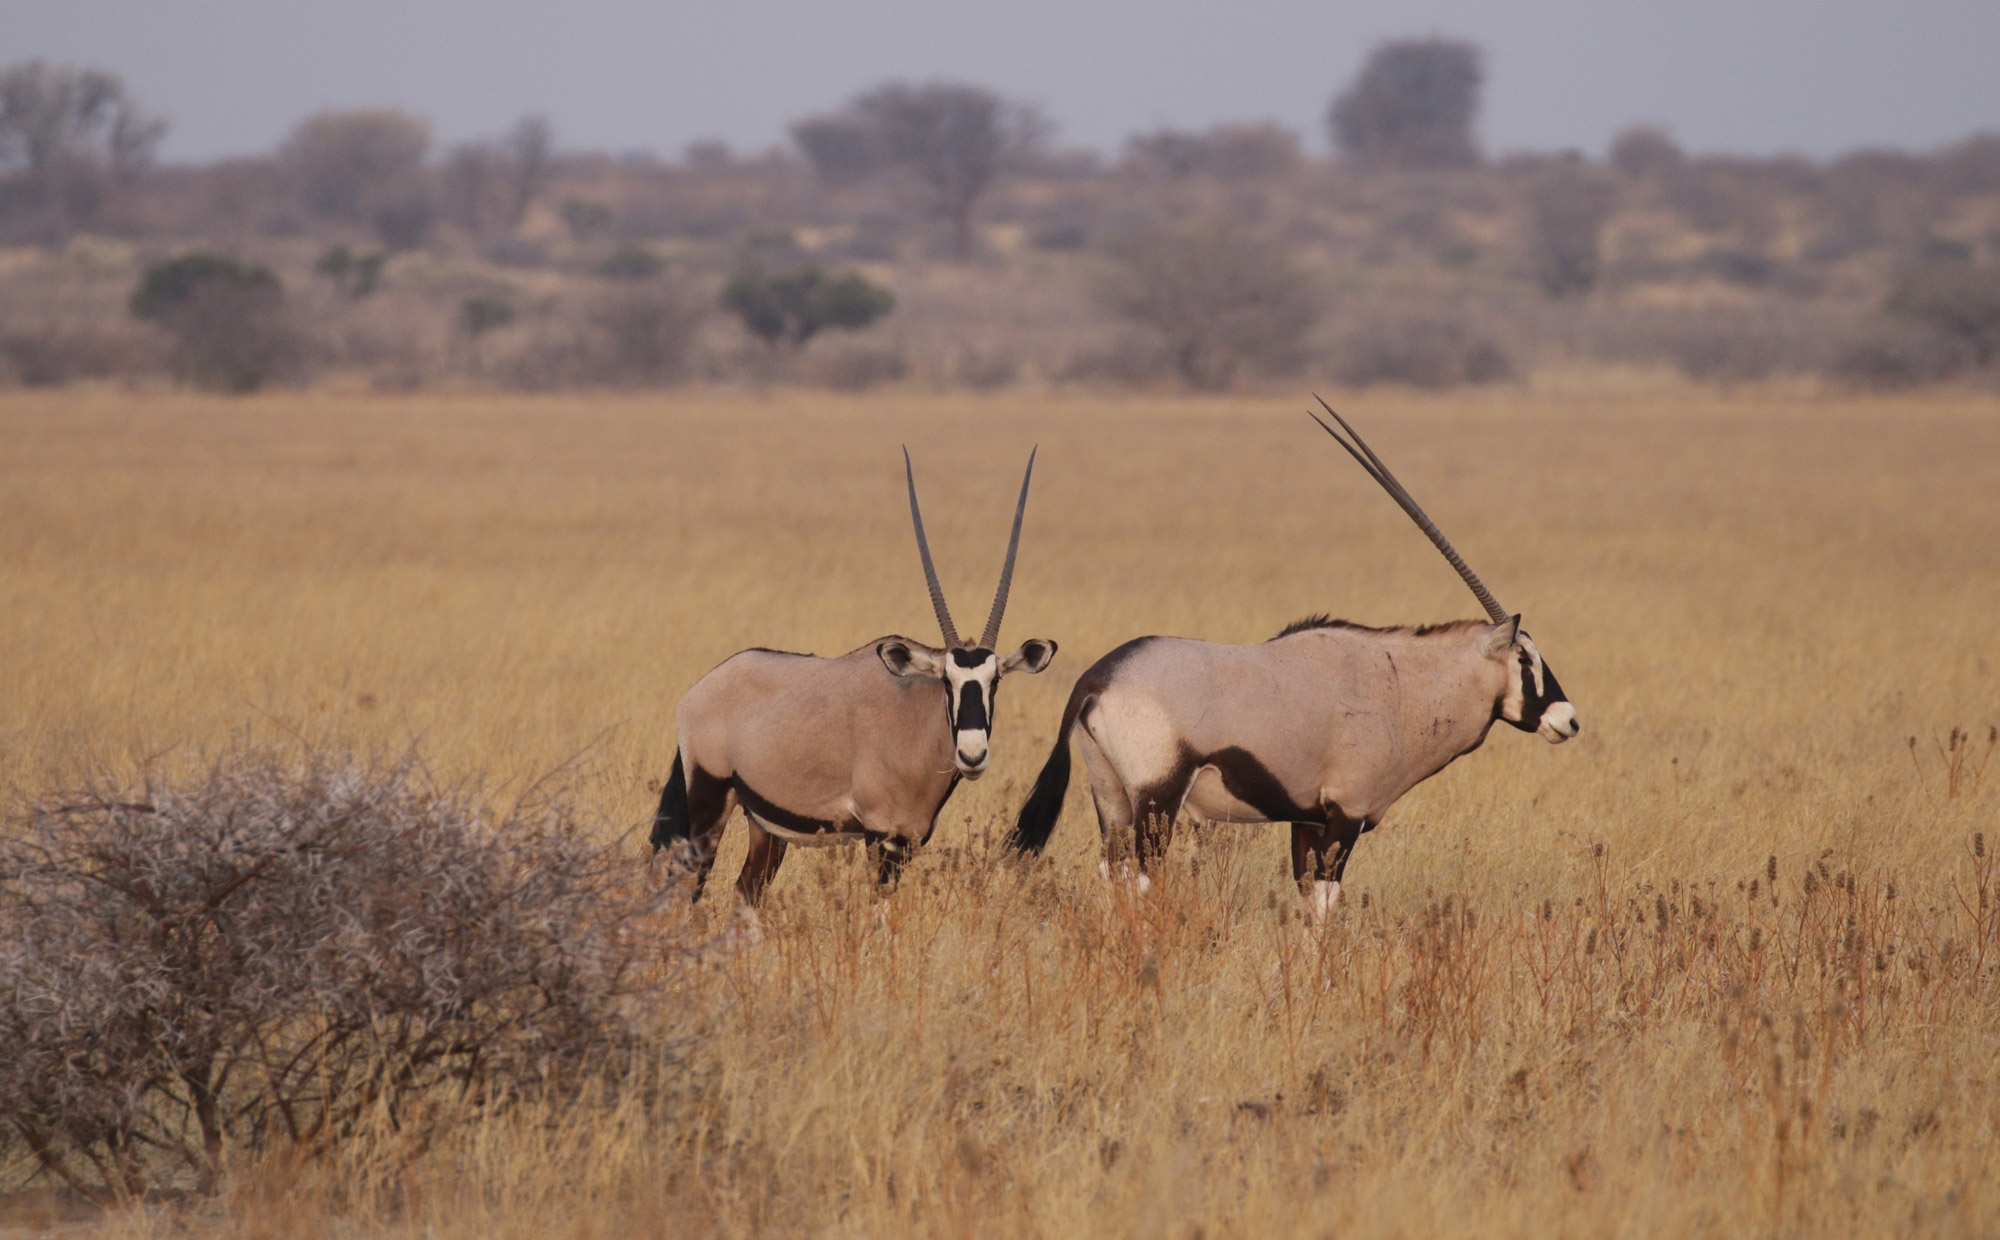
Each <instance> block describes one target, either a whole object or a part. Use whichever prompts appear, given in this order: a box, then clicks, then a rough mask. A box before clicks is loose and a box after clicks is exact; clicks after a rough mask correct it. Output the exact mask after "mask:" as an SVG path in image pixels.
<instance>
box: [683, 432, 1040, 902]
mask: <svg viewBox="0 0 2000 1240" xmlns="http://www.w3.org/2000/svg"><path fill="white" fill-rule="evenodd" d="M903 472H904V477H905V479H906V480H907V481H908V483H909V488H910V520H911V522H912V524H914V525H915V526H916V531H917V554H918V555H919V556H921V557H922V559H923V563H924V581H925V583H926V584H927V585H929V587H930V593H931V606H932V607H933V608H934V609H936V611H937V618H938V625H939V627H940V628H942V629H943V630H944V645H943V646H942V647H936V646H926V645H924V644H922V643H921V642H914V641H911V640H910V639H909V638H907V637H893V636H892V637H879V638H876V639H875V640H874V641H872V642H869V643H868V644H867V645H865V646H861V647H859V648H858V649H855V650H852V651H850V652H848V653H847V654H844V655H841V656H840V657H839V658H833V659H827V658H821V657H819V656H817V655H808V654H787V653H784V652H782V651H776V650H765V649H753V650H745V651H742V652H741V653H739V654H734V655H731V656H730V657H729V658H727V659H725V660H723V661H722V663H720V664H719V665H717V666H716V667H715V669H714V670H712V671H710V672H709V673H708V674H707V675H706V676H703V677H702V678H701V679H700V680H698V681H696V682H695V684H694V687H693V688H691V689H689V690H688V691H687V694H686V695H685V696H683V697H682V698H681V701H680V707H679V709H678V711H677V712H676V719H675V728H676V731H677V732H678V736H679V739H678V746H677V749H676V751H675V754H674V769H673V773H672V775H671V776H669V777H668V779H667V786H666V789H665V791H663V792H662V793H661V794H660V809H659V812H658V814H656V815H655V816H654V819H653V835H652V840H653V848H654V851H656V852H657V851H659V850H660V849H668V850H669V852H670V858H669V859H670V860H671V861H673V862H675V863H677V864H680V865H682V866H685V867H686V868H687V869H688V870H690V871H691V872H692V873H693V874H694V880H695V887H694V897H695V898H696V899H700V898H701V892H702V888H703V886H704V885H706V883H707V881H708V873H709V871H710V870H711V869H712V868H713V867H714V865H715V854H716V848H717V846H718V845H719V844H720V843H721V841H722V830H723V827H724V826H725V825H726V824H727V823H728V821H729V811H730V810H731V808H733V807H735V806H741V807H742V809H743V813H744V815H745V816H746V817H747V818H748V819H749V820H750V855H749V857H748V858H746V859H745V860H744V863H743V873H742V875H741V876H740V877H738V878H737V880H736V890H737V892H738V893H740V894H741V895H742V897H743V899H744V901H745V903H747V904H750V905H755V904H756V903H757V902H758V901H759V900H760V899H762V897H763V894H764V889H765V888H766V887H767V886H769V885H770V882H771V879H772V877H773V876H774V875H776V874H777V872H778V866H779V865H780V864H782V863H783V861H784V859H785V849H786V846H787V845H789V844H806V845H820V844H833V843H840V842H844V841H851V840H857V839H859V840H866V841H867V843H868V846H869V848H870V849H871V850H873V851H874V852H875V853H876V854H877V859H878V860H877V865H878V868H877V871H876V877H877V880H878V881H879V882H881V883H882V884H883V885H884V886H885V887H887V886H893V885H894V884H895V881H896V879H897V877H898V876H899V875H900V874H901V873H902V868H903V866H904V865H905V864H906V863H907V862H908V861H909V859H910V855H911V853H912V852H913V851H914V850H915V849H917V848H918V847H920V846H921V845H922V844H923V843H924V842H925V841H926V840H928V839H929V838H930V835H931V830H932V828H933V826H934V825H935V824H936V822H937V816H938V812H939V811H940V810H942V809H943V808H944V803H945V801H946V800H948V799H949V798H950V797H951V794H952V792H953V790H954V789H956V788H957V787H958V781H959V780H960V779H978V778H979V777H980V776H981V775H983V774H985V773H986V765H987V762H988V760H989V759H990V757H991V753H992V751H991V748H990V746H991V743H992V735H993V695H994V693H995V691H996V690H997V689H998V688H999V683H1000V678H1001V677H1002V676H1004V675H1006V674H1007V673H1009V672H1014V671H1029V672H1039V671H1041V670H1042V669H1043V668H1046V667H1047V666H1048V665H1049V661H1050V660H1051V659H1053V658H1054V657H1055V653H1056V644H1055V643H1054V642H1052V641H1044V640H1042V639H1040V638H1036V639H1034V640H1032V641H1026V642H1023V643H1021V645H1020V647H1019V648H1018V649H1016V650H1015V651H1014V652H1013V653H1011V654H1008V655H1006V656H1004V657H1003V656H1001V655H999V654H996V653H995V650H994V643H995V642H996V641H998V640H999V639H1000V617H1001V615H1002V613H1004V612H1005V611H1006V610H1007V589H1008V586H1009V584H1010V583H1011V582H1012V580H1013V577H1014V554H1015V552H1016V551H1017V550H1019V549H1020V545H1021V517H1022V514H1023V513H1024V512H1026V510H1027V506H1028V483H1029V481H1030V480H1031V479H1032V478H1033V477H1034V474H1035V456H1034V453H1033V452H1030V453H1029V454H1028V469H1027V473H1026V474H1025V475H1024V476H1023V477H1022V479H1021V498H1020V500H1019V502H1018V503H1016V504H1015V507H1014V530H1013V533H1012V534H1011V535H1010V536H1009V538H1008V541H1007V559H1006V562H1005V563H1004V564H1003V565H1002V566H1001V569H1000V588H999V590H998V591H997V592H995V594H994V596H993V610H992V612H991V614H989V615H988V616H987V618H986V631H985V632H984V633H982V634H981V635H980V637H979V640H978V641H977V642H971V641H965V640H962V639H961V638H960V637H959V635H958V630H957V628H956V627H954V626H953V625H952V622H951V612H950V611H949V610H947V609H946V607H945V601H944V590H943V588H942V587H940V586H939V585H938V577H937V569H936V567H935V566H934V565H933V564H932V563H931V549H930V544H929V543H928V542H926V541H925V539H924V517H923V513H922V511H921V510H920V509H919V508H918V507H917V480H916V474H915V472H914V471H913V470H911V468H910V454H909V452H908V451H907V450H905V451H904V453H903Z"/></svg>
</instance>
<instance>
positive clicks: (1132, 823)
mask: <svg viewBox="0 0 2000 1240" xmlns="http://www.w3.org/2000/svg"><path fill="white" fill-rule="evenodd" d="M1320 404H1321V406H1322V407H1324V408H1325V409H1326V411H1327V412H1328V413H1329V414H1332V415H1333V418H1334V420H1335V421H1336V422H1339V423H1340V426H1341V428H1342V429H1344V430H1345V431H1346V432H1347V434H1348V435H1349V436H1352V441H1351V442H1350V441H1349V439H1347V438H1344V437H1342V435H1341V433H1340V431H1337V430H1335V429H1334V428H1333V427H1332V426H1329V425H1328V424H1327V423H1326V422H1325V421H1323V420H1321V419H1320V417H1319V415H1318V414H1313V415H1312V417H1313V420H1314V421H1316V422H1318V423H1319V425H1320V427H1321V428H1322V429H1324V430H1325V431H1326V433H1327V434H1329V435H1332V436H1333V437H1334V439H1335V440H1336V441H1338V442H1339V443H1340V446H1341V447H1343V448H1346V449H1347V451H1348V454H1349V455H1351V456H1353V457H1354V459H1355V460H1356V461H1358V462H1360V463H1361V467H1362V468H1363V469H1365V470H1367V471H1368V474H1369V476H1370V477H1372V478H1374V479H1375V481H1376V482H1378V483H1380V484H1381V485H1382V489H1383V490H1385V491H1387V492H1388V493H1389V495H1390V497H1391V498H1393V499H1394V500H1395V501H1396V502H1397V503H1398V504H1400V505H1401V506H1402V508H1403V511H1404V512H1406V513H1408V514H1409V515H1410V518H1411V519H1412V520H1414V521H1415V522H1416V523H1417V526H1418V527H1419V528H1420V529H1422V530H1423V531H1424V533H1426V534H1428V535H1429V536H1430V539H1431V541H1432V542H1433V543H1436V544H1437V548H1438V550H1439V551H1441V552H1443V553H1444V557H1445V559H1447V560H1449V561H1450V562H1451V565H1452V567H1453V568H1455V569H1457V570H1458V573H1459V575H1460V576H1461V577H1463V578H1465V584H1466V585H1468V586H1470V587H1472V593H1473V594H1474V595H1475V596H1477V597H1478V599H1479V602H1480V604H1481V605H1482V606H1484V607H1485V609H1486V614H1487V616H1488V617H1489V619H1490V620H1491V621H1492V622H1491V623H1490V624H1488V623H1481V622H1480V621H1477V620H1459V621H1454V622H1452V623H1448V624H1431V625H1422V626H1417V627H1399V628H1370V627H1368V626H1366V625H1360V624H1352V623H1349V622H1348V621H1345V620H1332V619H1328V618H1327V617H1325V616H1314V617H1311V618H1309V619H1305V620H1300V621H1297V622H1296V623H1293V624H1290V625H1287V626H1286V627H1285V630H1284V631H1283V632H1281V633H1279V634H1278V635H1277V636H1276V637H1274V638H1272V639H1271V640H1270V641H1267V642H1265V643H1263V644H1262V645H1258V646H1226V645H1219V644H1217V643H1214V642H1204V641H1192V640H1188V639H1185V638H1178V637H1141V638H1138V639H1136V640H1134V641H1129V642H1126V643H1125V644H1124V645H1122V646H1120V647H1118V648H1117V649H1116V650H1113V651H1112V652H1111V653H1110V654H1107V655H1105V656H1104V657H1103V658H1101V659H1099V660H1098V661H1097V662H1096V663H1094V664H1092V665H1091V666H1090V668H1089V669H1088V670H1086V671H1085V672H1084V673H1083V675H1082V676H1080V677H1078V678H1077V682H1076V687H1075V688H1074V689H1073V690H1071V692H1070V695H1069V703H1068V705H1067V706H1066V707H1064V709H1063V718H1062V727H1061V729H1060V730H1059V731H1058V732H1057V733H1056V742H1055V750H1054V752H1053V753H1051V754H1050V755H1049V760H1048V763H1047V765H1045V766H1044V767H1043V768H1042V773H1041V776H1040V778H1038V779H1037V780H1036V781H1035V789H1034V792H1033V794H1032V795H1030V796H1029V798H1028V802H1027V804H1026V805H1025V806H1023V807H1022V809H1021V814H1020V817H1019V819H1018V820H1017V821H1016V823H1015V826H1014V833H1013V836H1012V845H1013V847H1015V848H1017V849H1019V850H1022V851H1027V852H1039V851H1041V849H1042V848H1043V847H1044V846H1045V845H1046V844H1047V843H1048V839H1049V834H1050V832H1052V831H1053V830H1054V829H1055V825H1056V819H1057V818H1058V817H1059V816H1060V815H1061V813H1062V804H1063V796H1064V793H1065V791H1066V789H1067V788H1068V786H1069V775H1070V758H1069V741H1070V735H1071V733H1072V731H1075V733H1076V738H1077V741H1078V743H1079V744H1080V745H1081V747H1082V749H1083V757H1084V763H1085V766H1086V767H1087V768H1088V770H1089V774H1090V790H1091V795H1092V796H1093V797H1094V798H1095V800H1096V802H1097V822H1098V827H1099V829H1100V830H1101V831H1102V832H1103V835H1104V845H1105V851H1106V855H1107V864H1108V865H1115V866H1117V867H1119V868H1120V869H1125V868H1127V867H1129V865H1130V864H1131V862H1132V861H1133V860H1134V859H1135V857H1136V860H1137V862H1138V866H1139V873H1138V876H1137V877H1138V882H1139V884H1140V885H1141V886H1144V885H1145V884H1146V881H1147V880H1146V876H1145V867H1146V866H1147V865H1148V863H1150V862H1151V861H1153V860H1154V859H1156V858H1157V857H1159V856H1161V855H1163V854H1164V853H1165V852H1166V849H1167V845H1168V844H1169V842H1170V840H1171V832H1172V828H1173V820H1174V817H1175V816H1176V815H1177V814H1179V813H1180V812H1181V811H1183V810H1187V811H1190V812H1192V813H1194V814H1196V815H1198V816H1200V817H1202V818H1206V819H1209V820H1211V821H1219V822H1242V823H1255V822H1286V823H1290V824H1291V827H1292V877H1293V879H1294V880H1295V881H1296V882H1297V883H1298V884H1299V889H1300V893H1301V894H1302V895H1304V896H1305V897H1306V898H1307V899H1308V901H1309V904H1310V911H1311V913H1312V914H1313V916H1314V917H1315V919H1317V918H1322V917H1324V916H1325V915H1326V913H1327V912H1328V911H1329V910H1331V909H1332V907H1333V905H1334V902H1335V901H1336V900H1338V899H1339V897H1340V882H1341V876H1342V875H1343V874H1344V873H1345V872H1346V868H1347V860H1348V856H1349V854H1350V853H1351V852H1352V851H1353V849H1354V845H1355V841H1357V840H1358V839H1360V837H1361V834H1362V833H1363V832H1365V831H1368V830H1371V829H1372V828H1373V827H1374V826H1375V825H1376V824H1377V823H1379V822H1380V821H1381V820H1382V816H1383V815H1384V814H1386V813H1387V812H1388V810H1389V807H1390V806H1392V805H1394V804H1395V803H1396V801H1397V799H1398V798H1400V797H1401V796H1402V795H1403V794H1404V793H1406V792H1408V791H1409V790H1410V789H1411V788H1414V787H1415V786H1416V785H1418V784H1420V783H1422V782H1423V781H1424V780H1426V779H1429V778H1430V777H1431V776H1432V775H1435V774H1437V773H1438V772H1439V771H1441V770H1443V769H1444V768H1445V767H1446V766H1447V765H1449V764H1450V763H1451V761H1452V760H1453V759H1455V758H1458V757H1460V756H1462V755H1464V754H1467V753H1470V752H1472V751H1473V750H1474V749H1477V748H1479V746H1480V745H1481V743H1483V742H1484V741H1485V739H1486V733H1487V730H1488V729H1489V728H1491V727H1492V726H1493V723H1494V721H1495V720H1503V721H1505V722H1507V723H1510V724H1512V725H1514V726H1515V727H1517V728H1519V729H1521V730H1522V731H1524V732H1536V733H1539V734H1540V735H1541V736H1542V738H1543V739H1545V740H1547V741H1549V742H1550V743H1551V744H1559V743H1561V742H1562V741H1566V740H1568V739H1569V738H1571V737H1572V736H1575V735H1576V734H1577V730H1578V724H1577V717H1576V708H1575V707H1573V706H1571V705H1570V703H1569V699H1567V698H1565V697H1564V696H1563V691H1562V689H1561V687H1560V686H1558V685H1557V684H1556V678H1555V674H1554V673H1553V672H1551V671H1550V670H1549V669H1548V667H1547V666H1546V665H1545V664H1544V663H1543V662H1542V656H1541V653H1540V652H1539V651H1537V650H1536V649H1535V643H1534V642H1533V641H1531V640H1530V639H1529V637H1528V635H1527V633H1526V632H1524V631H1522V629H1521V618H1520V617H1519V616H1510V615H1508V614H1507V612H1506V610H1505V609H1503V608H1502V607H1501V606H1500V604H1499V602H1498V601H1497V600H1495V599H1494V597H1493V594H1492V592H1491V591H1489V590H1488V589H1487V588H1486V586H1485V584H1484V583H1483V582H1481V581H1480V580H1479V578H1478V576H1477V575H1476V574H1474V573H1473V571H1472V570H1471V569H1470V568H1468V567H1467V566H1466V563H1465V561H1464V560H1463V559H1461V558H1460V557H1459V554H1458V552H1457V551H1455V550H1453V549H1452V545H1451V544H1450V543H1449V542H1447V541H1446V540H1445V537H1444V535H1443V534H1441V533H1439V532H1438V528H1437V526H1436V525H1434V524H1432V523H1431V520H1430V518H1429V517H1427V516H1425V515H1424V511H1423V509H1421V508H1419V507H1418V506H1417V502H1416V501H1415V500H1414V499H1412V498H1410V493H1409V492H1408V491H1406V490H1404V489H1403V486H1402V484H1401V483H1399V482H1397V481H1396V476H1395V475H1394V474H1392V473H1390V472H1389V467H1388V466H1386V465H1384V464H1383V463H1382V460H1381V458H1380V457H1378V456H1376V455H1375V453H1374V452H1373V451H1371V450H1370V449H1369V447H1368V445H1367V443H1366V442H1364V441H1363V440H1362V438H1361V436H1360V435H1358V434H1356V433H1355V431H1354V428H1353V427H1351V426H1349V425H1348V424H1347V421H1346V419H1344V418H1342V417H1341V416H1340V415H1339V414H1338V413H1334V411H1333V408H1332V407H1331V406H1329V405H1327V404H1326V402H1325V401H1321V402H1320Z"/></svg>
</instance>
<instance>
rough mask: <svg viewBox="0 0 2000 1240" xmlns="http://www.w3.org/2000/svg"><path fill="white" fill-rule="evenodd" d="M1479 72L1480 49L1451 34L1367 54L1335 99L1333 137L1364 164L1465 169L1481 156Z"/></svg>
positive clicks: (1386, 46) (1330, 116)
mask: <svg viewBox="0 0 2000 1240" xmlns="http://www.w3.org/2000/svg"><path fill="white" fill-rule="evenodd" d="M1483 77H1484V72H1483V70H1482V69H1481V66H1480V61H1479V49H1478V48H1477V47H1475V46H1473V45H1472V44H1470V43H1463V42H1459V41H1457V40H1454V39H1405V40H1397V41H1392V42H1388V43H1384V44H1382V45H1381V46H1380V47H1377V48H1376V49H1375V50H1374V51H1373V52H1372V53H1370V54H1369V57H1368V61H1367V63H1366V64H1364V65H1362V66H1361V72H1360V73H1359V74H1358V75H1356V77H1355V79H1354V84H1353V85H1352V86H1350V87H1348V88H1347V90H1346V91H1345V92H1343V93H1342V94H1341V95H1340V96H1339V97H1338V98H1336V99H1335V100H1334V101H1333V107H1332V108H1331V109H1330V110H1329V111H1328V113H1327V125H1328V127H1329V129H1331V131H1332V134H1333V143H1334V146H1335V147H1337V148H1338V149H1339V150H1340V152H1341V154H1342V155H1343V156H1345V157H1346V158H1348V159H1350V160H1352V161H1353V162H1355V163H1357V164H1360V165H1363V166H1369V167H1393V168H1463V167H1469V166H1471V165H1473V164H1477V163H1478V162H1479V144H1478V142H1477V141H1476V140H1475V139H1474V138H1473V136H1472V122H1473V118H1474V117H1475V116H1477V115H1478V112H1479V87H1480V83H1481V81H1482V79H1483Z"/></svg>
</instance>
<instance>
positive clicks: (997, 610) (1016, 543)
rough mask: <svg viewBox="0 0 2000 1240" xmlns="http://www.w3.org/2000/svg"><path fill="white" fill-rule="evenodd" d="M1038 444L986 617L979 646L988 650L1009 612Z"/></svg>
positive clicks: (1031, 455)
mask: <svg viewBox="0 0 2000 1240" xmlns="http://www.w3.org/2000/svg"><path fill="white" fill-rule="evenodd" d="M1041 450H1042V449H1041V445H1040V444H1037V445H1035V446H1034V447H1033V448H1030V449H1028V472H1027V473H1025V474H1023V475H1022V476H1021V498H1020V500H1019V502H1017V503H1016V504H1015V505H1014V532H1013V533H1012V534H1010V535H1008V536H1007V562H1006V563H1005V564H1002V565H1001V566H1000V588H999V589H998V590H996V591H994V593H993V611H992V614H990V615H988V616H987V617H986V632H985V633H984V634H983V635H982V636H981V637H980V639H979V644H980V646H981V647H983V648H984V649H987V650H991V649H993V643H994V642H997V641H999V640H1000V617H1001V615H1002V613H1004V612H1005V611H1006V610H1007V587H1009V586H1011V585H1013V584H1014V553H1015V552H1016V551H1019V550H1020V549H1021V514H1023V513H1025V512H1027V511H1028V483H1029V482H1030V481H1032V480H1033V479H1034V476H1035V453H1037V452H1040V451H1041Z"/></svg>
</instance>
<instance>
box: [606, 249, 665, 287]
mask: <svg viewBox="0 0 2000 1240" xmlns="http://www.w3.org/2000/svg"><path fill="white" fill-rule="evenodd" d="M666 269H667V264H666V262H665V260H663V259H662V258H661V257H660V256H659V255H658V254H655V253H653V252H652V251H651V250H649V249H647V248H646V247H645V246H643V245H640V244H639V243H638V242H636V241H628V242H626V243H625V244H624V245H621V246H619V247H618V248H617V249H615V250H613V251H611V253H609V254H607V255H605V256H604V261H603V262H601V263H599V264H597V274H598V275H600V276H603V277H604V278H605V279H607V280H650V279H652V278H653V277H654V276H656V275H659V274H660V273H661V272H663V271H665V270H666Z"/></svg>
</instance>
